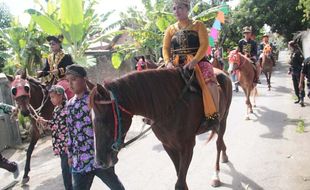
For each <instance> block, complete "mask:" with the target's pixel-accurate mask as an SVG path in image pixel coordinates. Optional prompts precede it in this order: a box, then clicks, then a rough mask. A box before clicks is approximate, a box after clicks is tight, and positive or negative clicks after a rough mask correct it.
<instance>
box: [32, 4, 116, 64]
mask: <svg viewBox="0 0 310 190" xmlns="http://www.w3.org/2000/svg"><path fill="white" fill-rule="evenodd" d="M37 3H40V2H39V1H37ZM96 4H97V1H96V0H85V1H83V0H74V1H72V0H62V1H57V0H56V1H55V0H54V1H48V3H47V5H46V6H44V5H42V4H40V5H41V10H34V9H29V10H27V13H29V14H30V15H31V18H32V19H33V21H35V22H36V23H37V24H38V25H39V26H40V28H41V29H42V30H43V31H44V32H45V33H47V34H49V35H58V34H63V36H64V42H63V47H64V49H65V51H66V52H68V53H70V54H71V55H72V57H73V59H74V61H75V62H77V63H78V64H81V65H83V66H92V65H94V64H96V60H95V59H94V58H93V57H91V56H85V52H86V50H87V49H88V48H89V46H90V45H91V44H92V43H95V42H97V41H99V40H103V39H105V38H107V37H106V36H105V35H104V34H105V32H106V31H107V30H108V29H109V27H108V28H103V29H102V28H101V26H100V24H101V23H102V22H105V21H106V20H107V19H108V16H109V15H110V14H111V12H108V13H105V14H102V15H97V14H95V10H94V8H95V6H96Z"/></svg>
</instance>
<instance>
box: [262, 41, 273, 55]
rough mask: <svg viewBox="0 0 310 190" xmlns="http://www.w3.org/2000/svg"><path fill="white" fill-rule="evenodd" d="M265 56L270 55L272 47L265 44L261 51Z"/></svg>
mask: <svg viewBox="0 0 310 190" xmlns="http://www.w3.org/2000/svg"><path fill="white" fill-rule="evenodd" d="M263 53H264V54H265V55H270V54H271V53H272V47H271V46H270V45H269V44H266V45H265V46H264V49H263Z"/></svg>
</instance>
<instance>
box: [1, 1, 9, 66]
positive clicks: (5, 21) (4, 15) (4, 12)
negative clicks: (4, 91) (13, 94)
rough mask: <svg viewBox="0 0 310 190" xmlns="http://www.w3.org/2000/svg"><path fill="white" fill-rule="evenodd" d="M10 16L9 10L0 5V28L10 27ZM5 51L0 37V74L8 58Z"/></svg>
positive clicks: (2, 4) (5, 48) (5, 6)
mask: <svg viewBox="0 0 310 190" xmlns="http://www.w3.org/2000/svg"><path fill="white" fill-rule="evenodd" d="M11 21H12V15H11V13H10V12H9V9H8V7H7V5H6V4H4V3H0V28H1V29H3V28H7V27H9V26H10V25H11ZM6 50H7V47H6V44H5V41H4V40H3V38H2V37H0V72H2V68H3V67H4V63H5V61H6V59H7V58H8V55H7V54H6V53H5V51H6Z"/></svg>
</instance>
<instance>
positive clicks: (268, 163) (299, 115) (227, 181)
mask: <svg viewBox="0 0 310 190" xmlns="http://www.w3.org/2000/svg"><path fill="white" fill-rule="evenodd" d="M279 57H280V60H279V63H278V65H277V66H276V69H275V72H274V74H273V76H272V79H271V81H272V90H271V91H267V87H266V80H265V78H264V76H262V77H261V79H262V83H263V84H262V85H259V87H258V90H259V97H258V98H257V107H256V108H255V109H254V114H252V115H251V120H250V121H246V120H245V113H246V110H245V104H244V102H245V100H244V95H243V93H242V92H239V93H234V97H233V102H232V106H231V110H230V115H229V118H228V122H227V123H228V126H227V131H226V134H225V141H226V144H227V149H228V150H227V152H228V156H229V160H230V162H229V163H228V164H222V165H221V169H222V170H221V171H222V172H221V174H220V178H221V181H222V183H223V184H222V186H221V187H219V188H217V189H219V190H226V189H233V190H243V189H244V190H259V189H266V190H292V189H294V190H310V148H309V144H310V133H309V125H310V103H309V102H310V101H309V99H306V107H304V108H301V107H300V106H298V105H295V104H294V103H293V101H294V96H293V93H292V83H291V79H290V77H289V76H288V75H287V74H286V72H287V69H288V67H287V60H288V54H287V52H281V53H280V56H279ZM301 119H303V120H304V121H305V126H306V128H305V132H304V133H297V132H296V127H297V122H298V121H299V120H301ZM140 126H141V118H140V117H136V119H135V120H134V123H133V125H132V129H131V131H130V132H129V134H128V136H131V137H132V136H134V135H135V134H137V133H138V131H139V127H140ZM207 137H208V136H207V134H203V135H200V136H198V137H197V142H196V147H195V150H194V156H193V160H192V163H191V165H190V168H189V172H188V177H187V182H188V185H189V188H190V189H191V190H202V189H207V190H208V189H214V188H212V187H211V186H210V179H211V176H212V174H213V168H214V162H215V154H216V150H215V142H214V141H212V142H211V143H209V144H208V145H206V143H205V142H206V139H207ZM4 155H5V156H7V157H9V158H10V159H12V160H17V161H18V162H19V164H20V166H21V168H23V166H24V158H25V152H24V151H22V150H12V149H10V150H6V151H5V152H4ZM119 159H120V161H119V163H118V165H117V167H116V172H117V174H118V175H119V177H120V179H121V180H122V182H123V184H124V185H125V187H126V189H129V190H172V189H174V184H175V182H176V175H175V171H174V167H173V164H172V162H171V161H170V159H169V158H168V156H167V154H166V153H165V151H164V150H163V148H162V146H161V144H160V142H159V141H158V140H157V139H156V137H155V136H154V134H153V133H149V134H148V135H147V136H146V137H144V138H142V139H140V140H139V141H138V142H136V143H134V144H133V145H131V146H130V147H128V148H126V149H124V150H122V151H121V152H120V154H119ZM31 168H32V171H31V172H30V176H31V179H30V183H29V185H28V186H24V187H21V186H20V184H17V185H16V186H15V187H14V188H13V189H36V190H40V189H53V190H56V189H62V178H61V172H60V160H59V159H58V158H56V157H54V156H53V155H52V150H51V140H50V138H44V139H42V140H40V142H39V144H38V146H37V147H36V149H35V151H34V156H33V160H32V166H31ZM12 180H13V178H12V176H11V175H10V174H9V173H7V172H4V171H3V170H0V187H1V188H2V187H4V186H5V184H7V183H9V182H11V181H12ZM99 189H100V190H102V189H108V188H107V187H106V186H105V185H104V184H102V183H101V181H100V180H98V178H95V180H94V183H93V186H92V190H99Z"/></svg>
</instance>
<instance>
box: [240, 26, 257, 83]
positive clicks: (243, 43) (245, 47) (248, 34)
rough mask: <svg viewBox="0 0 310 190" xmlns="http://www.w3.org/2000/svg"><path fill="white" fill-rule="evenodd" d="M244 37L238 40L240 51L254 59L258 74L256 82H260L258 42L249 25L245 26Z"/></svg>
mask: <svg viewBox="0 0 310 190" xmlns="http://www.w3.org/2000/svg"><path fill="white" fill-rule="evenodd" d="M243 35H244V38H243V39H241V40H240V41H239V42H238V51H239V52H240V53H242V54H243V55H245V56H247V57H248V58H249V59H251V60H252V62H253V65H254V67H255V68H256V73H255V74H256V75H255V79H254V82H255V83H258V84H260V80H259V75H260V72H261V69H260V66H259V65H256V62H257V43H256V42H255V41H254V40H253V39H252V29H251V27H249V26H245V27H244V28H243Z"/></svg>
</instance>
